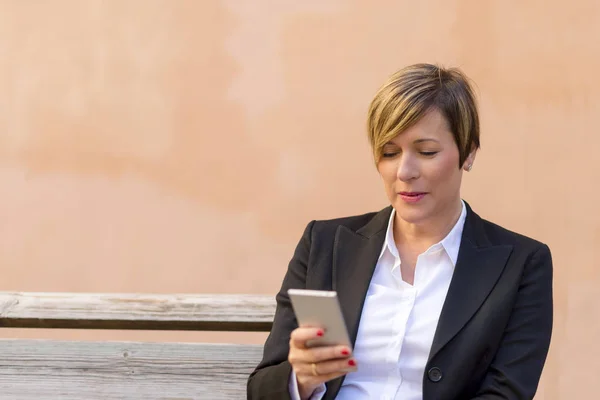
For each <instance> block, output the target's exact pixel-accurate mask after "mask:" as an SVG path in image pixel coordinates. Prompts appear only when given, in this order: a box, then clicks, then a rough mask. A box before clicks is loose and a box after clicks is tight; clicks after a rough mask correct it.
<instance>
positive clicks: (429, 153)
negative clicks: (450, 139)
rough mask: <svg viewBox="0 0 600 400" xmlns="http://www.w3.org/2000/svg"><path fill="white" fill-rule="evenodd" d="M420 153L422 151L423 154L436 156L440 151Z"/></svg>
mask: <svg viewBox="0 0 600 400" xmlns="http://www.w3.org/2000/svg"><path fill="white" fill-rule="evenodd" d="M420 153H421V155H424V156H427V157H431V156H435V155H436V154H437V153H439V152H438V151H421V152H420Z"/></svg>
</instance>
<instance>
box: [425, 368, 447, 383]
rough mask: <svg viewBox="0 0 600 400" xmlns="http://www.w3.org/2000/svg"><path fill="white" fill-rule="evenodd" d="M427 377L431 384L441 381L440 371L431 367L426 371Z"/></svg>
mask: <svg viewBox="0 0 600 400" xmlns="http://www.w3.org/2000/svg"><path fill="white" fill-rule="evenodd" d="M427 377H428V378H429V380H430V381H431V382H439V381H441V380H442V377H443V375H442V371H441V370H440V369H439V368H438V367H433V368H431V369H430V370H429V371H427Z"/></svg>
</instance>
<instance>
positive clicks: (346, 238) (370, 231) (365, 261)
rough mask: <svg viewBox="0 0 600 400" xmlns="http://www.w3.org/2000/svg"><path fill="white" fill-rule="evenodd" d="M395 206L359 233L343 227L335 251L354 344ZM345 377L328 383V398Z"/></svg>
mask: <svg viewBox="0 0 600 400" xmlns="http://www.w3.org/2000/svg"><path fill="white" fill-rule="evenodd" d="M391 212H392V207H391V206H390V207H386V208H384V209H383V210H381V211H380V212H379V213H377V214H376V215H375V216H374V217H373V219H371V220H370V221H369V223H367V225H365V226H364V227H362V228H361V229H359V230H357V231H356V232H355V231H353V230H351V229H349V228H347V227H345V226H339V227H338V229H337V231H336V235H335V242H334V248H333V269H332V288H333V290H335V291H337V294H338V299H339V301H340V307H341V309H342V314H343V315H344V320H345V321H346V327H347V329H348V333H349V335H350V340H351V341H352V345H353V346H354V343H355V342H356V335H357V333H358V324H359V321H360V316H361V314H362V309H363V305H364V302H365V298H366V295H367V290H368V289H369V284H370V283H371V277H372V276H373V272H374V271H375V266H376V265H377V260H378V259H379V255H380V254H381V250H382V248H383V242H384V240H385V233H386V229H387V224H388V221H389V218H390V214H391ZM343 380H344V378H343V377H341V378H338V379H334V380H332V381H330V382H328V383H327V392H326V394H325V397H324V399H333V398H335V396H336V395H337V392H338V391H339V388H340V387H341V385H342V382H343Z"/></svg>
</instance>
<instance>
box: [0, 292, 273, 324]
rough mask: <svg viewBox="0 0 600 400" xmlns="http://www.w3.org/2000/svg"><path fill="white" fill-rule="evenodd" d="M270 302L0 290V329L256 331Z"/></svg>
mask: <svg viewBox="0 0 600 400" xmlns="http://www.w3.org/2000/svg"><path fill="white" fill-rule="evenodd" d="M274 314H275V300H274V299H273V298H272V297H269V296H259V295H221V294H219V295H175V294H174V295H150V294H91V293H15V292H0V327H10V328H64V329H135V330H139V329H143V330H192V331H261V332H268V331H269V330H270V329H271V326H272V322H273V317H274Z"/></svg>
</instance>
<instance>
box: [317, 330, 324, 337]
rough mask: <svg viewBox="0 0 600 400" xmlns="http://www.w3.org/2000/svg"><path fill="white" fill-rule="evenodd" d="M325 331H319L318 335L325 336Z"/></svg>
mask: <svg viewBox="0 0 600 400" xmlns="http://www.w3.org/2000/svg"><path fill="white" fill-rule="evenodd" d="M324 334H325V333H324V332H323V331H317V336H323V335H324Z"/></svg>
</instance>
